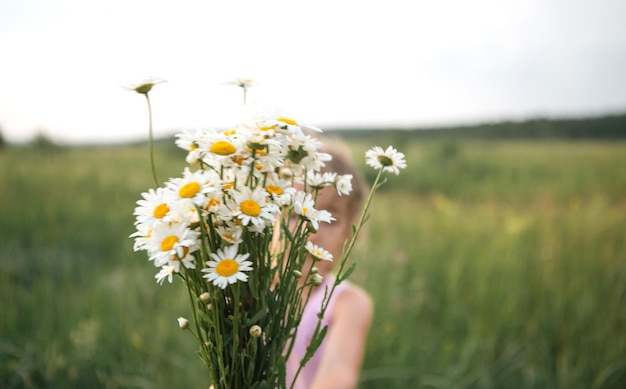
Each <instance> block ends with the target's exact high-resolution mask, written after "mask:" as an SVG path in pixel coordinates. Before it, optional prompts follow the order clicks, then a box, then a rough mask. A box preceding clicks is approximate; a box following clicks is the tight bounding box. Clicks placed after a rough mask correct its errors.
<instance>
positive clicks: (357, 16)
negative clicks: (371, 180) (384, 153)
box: [0, 0, 626, 143]
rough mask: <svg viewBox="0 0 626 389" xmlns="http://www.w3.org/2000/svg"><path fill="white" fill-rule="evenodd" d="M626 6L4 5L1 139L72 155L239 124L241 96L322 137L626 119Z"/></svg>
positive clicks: (463, 0)
mask: <svg viewBox="0 0 626 389" xmlns="http://www.w3.org/2000/svg"><path fill="white" fill-rule="evenodd" d="M624 18H626V1H623V0H505V1H503V0H436V1H435V0H431V1H395V0H385V1H382V0H379V1H367V0H360V1H352V0H350V1H344V0H316V1H312V0H311V1H294V0H291V1H288V0H284V1H276V0H264V1H258V0H248V1H234V0H228V1H209V0H204V1H199V0H198V1H196V0H177V1H155V0H107V1H101V0H90V1H84V0H48V1H45V0H0V129H1V131H2V134H3V135H4V137H5V139H7V140H8V141H10V142H23V141H27V140H29V139H32V137H33V136H34V134H36V133H39V132H43V133H45V134H46V135H48V136H49V137H51V138H52V139H53V140H55V141H57V142H60V143H85V142H88V143H93V142H101V141H103V142H117V141H126V140H135V139H142V138H143V137H145V136H146V135H147V118H146V107H145V101H144V99H143V98H142V96H140V95H137V94H134V93H130V92H128V91H126V90H124V88H123V86H128V85H133V84H137V83H140V82H141V81H142V80H144V79H146V78H148V77H156V78H160V79H164V80H167V83H164V84H162V85H158V86H157V87H155V89H154V90H153V92H152V94H151V99H152V102H153V109H154V126H155V131H156V134H157V135H159V134H170V133H172V131H173V130H175V129H179V128H194V127H223V126H230V125H232V124H234V123H235V121H236V118H237V117H236V113H237V112H238V109H239V108H240V105H241V92H240V90H239V89H237V88H235V87H228V86H224V85H221V83H222V82H224V81H228V80H232V79H234V78H236V77H246V78H252V79H253V80H254V81H255V82H256V84H257V85H256V86H255V87H254V88H253V89H252V90H251V91H250V94H249V96H250V99H251V100H259V101H265V102H269V103H272V104H276V105H278V106H281V107H283V108H284V109H285V110H286V112H287V113H289V114H290V116H293V117H295V118H296V119H301V120H306V121H309V122H311V123H314V124H316V125H318V126H319V127H322V128H331V127H332V128H336V127H339V126H341V127H354V126H368V127H389V126H406V127H410V126H431V125H446V124H458V123H470V122H479V121H491V120H507V119H521V118H528V117H537V116H542V117H545V116H571V115H575V116H586V115H595V114H604V113H615V112H625V111H626V22H625V21H624V20H625V19H624Z"/></svg>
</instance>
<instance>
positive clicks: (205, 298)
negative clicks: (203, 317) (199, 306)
mask: <svg viewBox="0 0 626 389" xmlns="http://www.w3.org/2000/svg"><path fill="white" fill-rule="evenodd" d="M209 300H211V295H210V294H209V292H204V293H202V294H201V295H200V301H202V302H203V303H208V302H209Z"/></svg>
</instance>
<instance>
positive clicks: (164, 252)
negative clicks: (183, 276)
mask: <svg viewBox="0 0 626 389" xmlns="http://www.w3.org/2000/svg"><path fill="white" fill-rule="evenodd" d="M157 227H158V228H157ZM199 235H200V233H199V232H198V231H194V230H190V229H189V228H187V226H186V225H184V224H159V225H158V226H156V227H155V229H154V230H153V231H152V233H151V235H150V237H149V238H148V239H147V240H146V245H145V246H146V250H147V251H148V255H149V256H150V260H154V264H155V266H159V267H160V266H163V265H165V264H170V265H173V264H172V262H173V261H172V258H173V257H177V258H178V259H180V260H183V259H185V258H186V257H187V256H188V255H189V254H191V253H193V252H194V251H196V250H198V249H199V248H200V241H199V240H198V237H199Z"/></svg>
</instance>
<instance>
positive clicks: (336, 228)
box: [287, 143, 373, 389]
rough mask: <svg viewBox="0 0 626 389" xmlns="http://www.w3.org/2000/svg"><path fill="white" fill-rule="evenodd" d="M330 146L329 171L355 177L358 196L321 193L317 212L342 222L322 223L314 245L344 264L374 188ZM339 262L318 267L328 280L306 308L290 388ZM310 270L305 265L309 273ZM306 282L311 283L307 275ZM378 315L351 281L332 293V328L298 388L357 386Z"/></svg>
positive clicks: (327, 319)
mask: <svg viewBox="0 0 626 389" xmlns="http://www.w3.org/2000/svg"><path fill="white" fill-rule="evenodd" d="M324 148H325V149H323V150H321V151H323V152H326V153H329V154H331V155H332V157H333V159H332V161H330V162H326V166H325V168H324V170H326V171H329V172H336V173H337V174H340V175H344V174H351V175H352V192H351V194H350V195H349V196H346V195H339V194H338V191H337V190H336V189H335V188H334V187H332V186H328V187H326V188H324V189H322V190H321V191H320V194H319V196H318V198H317V202H316V206H315V207H316V209H323V210H326V211H329V212H330V213H331V214H332V216H333V217H334V218H335V219H336V220H334V221H333V222H332V223H330V224H328V223H320V226H319V229H318V231H317V232H316V233H315V234H314V235H312V236H311V237H310V241H311V242H312V243H313V244H316V245H317V246H319V247H321V248H323V249H325V250H327V251H329V252H330V253H331V254H332V255H333V257H334V258H335V260H336V261H338V260H339V258H340V257H341V253H342V249H343V245H344V242H346V241H347V240H349V239H350V238H351V237H352V224H354V223H356V222H358V217H359V216H360V212H361V210H362V206H363V203H364V201H365V197H366V196H367V193H368V188H367V185H366V184H365V181H364V179H363V178H362V177H361V175H360V173H359V171H358V170H357V169H356V167H355V166H354V165H353V164H352V162H351V161H350V158H349V152H348V150H347V148H341V147H340V146H339V145H337V144H334V143H333V144H326V146H325V147H324ZM310 260H311V259H310V258H309V259H307V261H310ZM333 264H334V262H331V261H325V260H321V261H316V263H315V267H316V268H317V269H318V272H319V274H320V275H321V276H323V282H322V284H321V285H320V286H318V287H316V289H314V290H313V292H312V294H311V297H310V299H309V301H308V303H307V305H306V307H305V309H304V313H303V315H302V321H301V323H300V326H299V327H298V333H297V337H296V340H295V345H294V348H293V350H292V353H291V355H290V358H289V360H288V361H287V387H289V385H291V382H292V381H293V378H294V376H295V375H296V372H297V371H298V367H299V363H300V360H301V359H302V358H303V356H304V355H305V352H306V348H307V346H308V345H309V343H310V340H311V336H312V335H313V332H314V330H315V327H316V325H317V322H318V316H317V314H318V313H319V311H320V308H321V304H322V300H323V298H324V290H325V289H326V287H328V290H330V288H331V287H332V285H333V283H334V277H333V273H332V271H333ZM307 268H308V267H307V266H305V269H307ZM302 279H303V280H304V279H306V274H304V275H303V277H302ZM372 315H373V307H372V301H371V299H370V297H369V295H368V294H367V293H366V292H365V291H364V290H363V289H361V288H359V287H358V286H356V285H354V284H352V283H350V282H348V281H343V282H342V283H340V284H339V285H338V286H337V287H336V289H335V291H334V293H333V295H332V298H331V300H330V302H329V304H328V308H327V309H326V312H325V314H324V318H323V321H322V327H323V326H324V325H327V326H328V332H327V333H326V336H325V338H324V341H323V342H322V344H321V345H320V347H319V348H318V350H317V351H316V352H315V354H314V356H313V357H312V358H311V360H309V361H308V363H307V364H306V365H305V366H304V368H303V369H302V370H301V371H300V373H299V374H298V377H297V381H296V384H295V386H294V388H296V389H331V388H332V389H342V388H354V387H356V385H357V382H358V378H359V372H360V369H361V363H362V360H363V354H364V350H365V341H366V337H367V332H368V329H369V326H370V322H371V320H372Z"/></svg>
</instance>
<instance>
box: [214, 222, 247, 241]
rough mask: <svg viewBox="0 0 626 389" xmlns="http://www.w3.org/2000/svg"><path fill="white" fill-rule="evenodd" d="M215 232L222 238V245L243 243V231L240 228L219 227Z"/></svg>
mask: <svg viewBox="0 0 626 389" xmlns="http://www.w3.org/2000/svg"><path fill="white" fill-rule="evenodd" d="M215 231H216V232H217V233H218V234H219V236H220V237H221V238H222V243H225V244H239V243H241V242H242V239H241V234H242V232H243V229H242V228H241V227H239V226H234V227H226V226H220V227H217V228H216V229H215Z"/></svg>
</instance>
